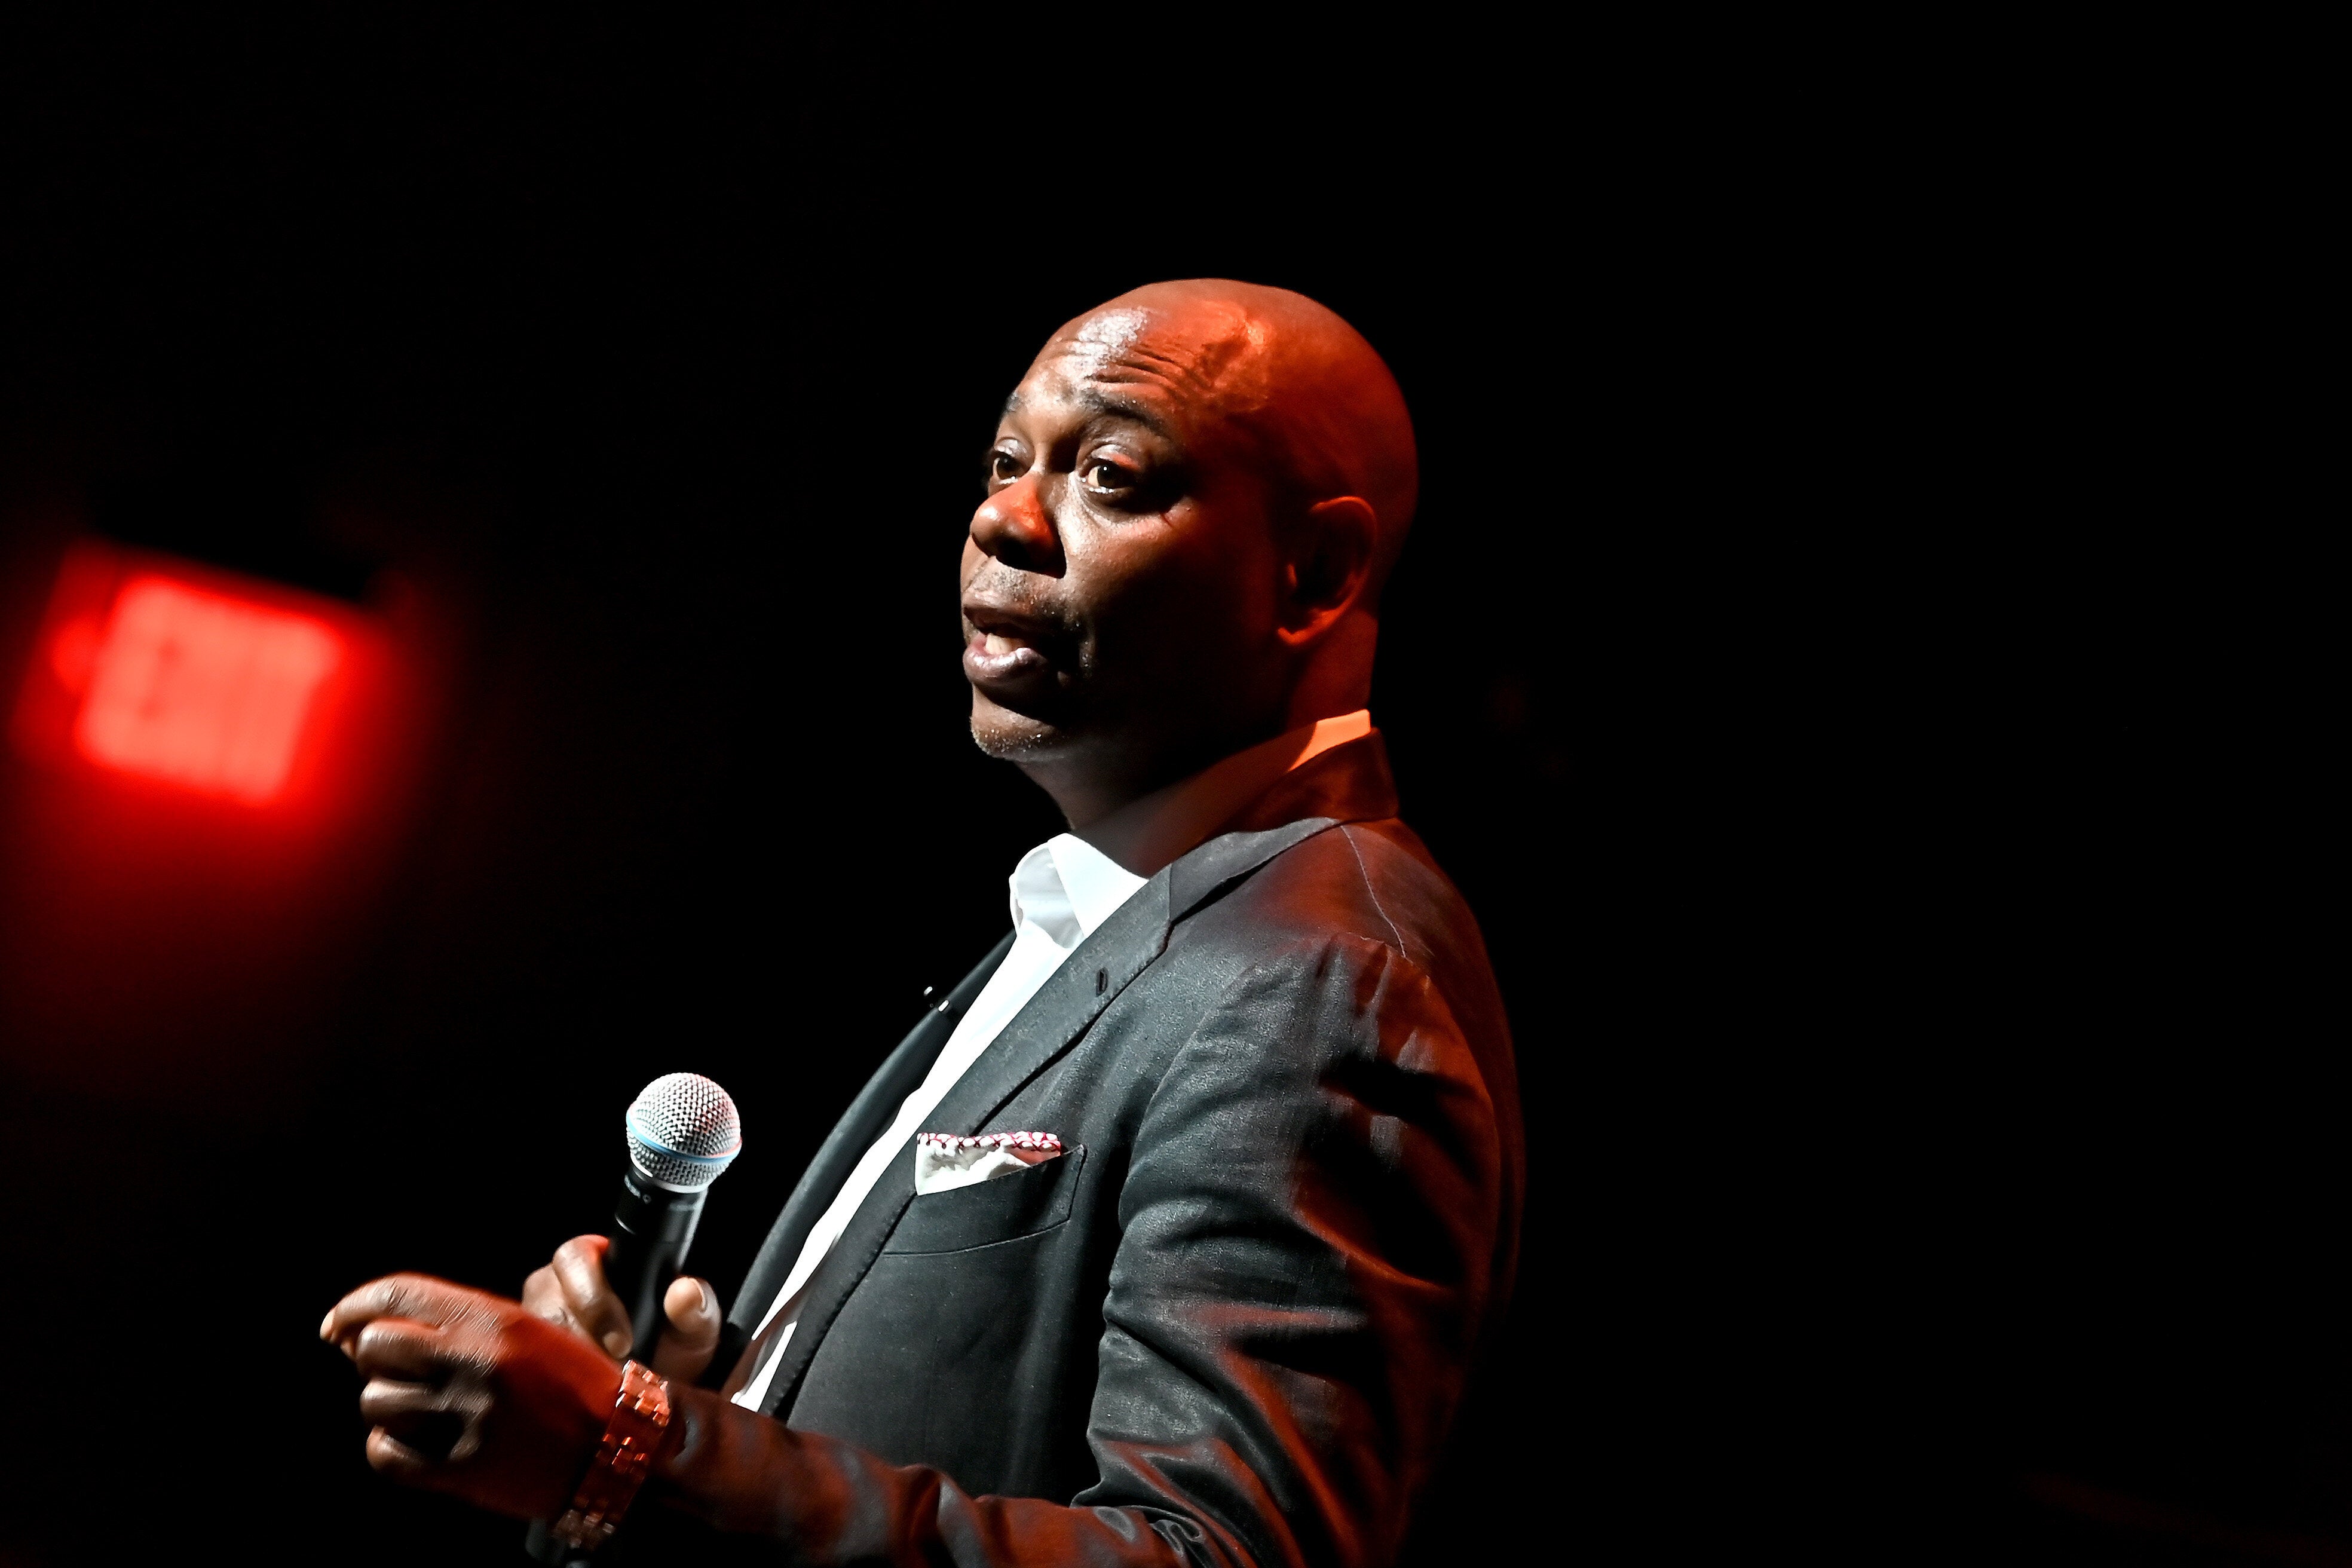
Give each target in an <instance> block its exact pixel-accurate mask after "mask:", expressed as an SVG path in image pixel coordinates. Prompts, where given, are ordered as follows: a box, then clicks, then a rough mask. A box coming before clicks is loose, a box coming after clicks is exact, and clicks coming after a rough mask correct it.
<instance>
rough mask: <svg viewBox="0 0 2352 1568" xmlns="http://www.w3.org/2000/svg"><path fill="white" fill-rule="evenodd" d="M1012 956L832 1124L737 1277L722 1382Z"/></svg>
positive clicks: (961, 994)
mask: <svg viewBox="0 0 2352 1568" xmlns="http://www.w3.org/2000/svg"><path fill="white" fill-rule="evenodd" d="M1012 950H1013V936H1012V933H1010V932H1008V933H1006V935H1005V937H1004V939H1003V941H1001V942H998V943H997V944H996V946H995V947H994V948H993V949H992V950H991V951H990V952H989V954H988V956H987V957H986V958H983V959H982V960H981V961H980V963H979V964H978V966H976V967H975V968H974V969H973V970H972V972H971V973H970V974H967V975H965V976H964V978H963V980H962V982H961V984H958V985H957V986H956V988H955V989H954V990H952V991H950V992H949V993H948V994H947V997H946V999H945V1000H944V1001H942V1002H941V1003H940V1005H938V1006H936V1007H934V1008H932V1009H931V1010H930V1011H929V1012H927V1013H925V1014H924V1015H923V1016H922V1017H921V1018H920V1019H919V1020H918V1021H917V1023H916V1025H915V1026H914V1027H913V1028H912V1029H909V1030H908V1031H907V1037H906V1038H905V1039H903V1040H900V1041H899V1042H898V1049H896V1050H894V1051H892V1052H891V1053H890V1055H889V1057H888V1058H887V1060H885V1061H884V1062H883V1064H882V1066H881V1067H880V1068H878V1069H877V1071H876V1072H875V1074H874V1076H873V1077H872V1078H870V1079H866V1087H865V1088H864V1089H860V1090H858V1093H857V1098H856V1100H852V1101H850V1105H849V1109H848V1110H846V1111H845V1112H844V1113H843V1114H842V1118H841V1120H840V1121H836V1122H835V1123H834V1127H833V1131H832V1132H831V1133H829V1134H827V1136H826V1138H825V1141H824V1143H823V1145H821V1146H820V1147H819V1148H818V1150H817V1152H816V1157H815V1158H814V1159H813V1160H811V1161H810V1162H809V1163H808V1168H807V1169H806V1170H804V1171H803V1172H802V1173H801V1179H800V1181H799V1182H798V1183H797V1184H794V1186H793V1195H792V1196H791V1197H790V1198H788V1199H786V1200H785V1203H784V1212H783V1213H782V1215H778V1216H777V1218H776V1223H775V1224H774V1225H773V1226H771V1227H770V1229H769V1231H768V1239H767V1240H766V1241H764V1242H762V1243H761V1247H760V1253H759V1256H758V1257H757V1258H753V1259H752V1260H751V1271H750V1272H749V1273H748V1274H746V1275H745V1276H744V1277H743V1288H742V1289H740V1290H738V1291H737V1292H736V1293H735V1309H734V1310H733V1311H731V1312H730V1313H728V1315H727V1327H726V1331H725V1333H724V1336H723V1337H722V1339H721V1342H720V1344H719V1353H718V1354H716V1355H714V1356H712V1357H711V1360H710V1364H711V1367H712V1369H713V1371H714V1373H717V1375H719V1376H720V1377H724V1376H725V1375H726V1374H727V1373H728V1372H729V1371H730V1370H731V1369H732V1368H733V1366H734V1364H735V1360H736V1357H737V1356H739V1355H740V1354H741V1353H742V1347H743V1344H744V1343H745V1342H747V1341H748V1340H749V1339H750V1337H751V1333H752V1332H753V1331H755V1330H756V1329H757V1328H758V1326H759V1321H760V1320H761V1318H762V1317H764V1316H765V1315H766V1314H767V1310H768V1308H769V1307H770V1306H771V1305H772V1303H773V1302H774V1301H775V1299H776V1292H777V1291H778V1290H780V1289H782V1288H783V1283H784V1278H785V1276H786V1275H788V1274H790V1273H791V1272H792V1268H793V1264H794V1263H795V1262H797V1261H799V1259H800V1255H801V1248H802V1247H804V1246H806V1245H807V1243H808V1235H809V1231H810V1230H811V1229H812V1228H813V1227H814V1226H815V1225H816V1222H817V1218H818V1216H819V1215H823V1214H824V1211H825V1210H826V1209H827V1208H828V1207H830V1206H831V1205H832V1203H833V1200H834V1196H835V1194H837V1193H839V1192H840V1191H841V1184H842V1183H844V1182H845V1181H847V1180H848V1179H849V1173H850V1170H851V1169H852V1167H854V1166H855V1165H856V1163H857V1162H858V1159H859V1157H860V1156H862V1155H863V1154H864V1153H865V1152H866V1150H867V1149H869V1148H871V1147H872V1146H873V1143H874V1140H875V1139H877V1138H878V1137H880V1136H881V1135H882V1130H883V1129H884V1128H885V1127H887V1126H888V1125H889V1124H890V1118H891V1116H892V1115H893V1114H894V1113H896V1112H897V1110H898V1102H899V1101H900V1100H905V1099H906V1098H907V1096H908V1095H909V1094H912V1093H913V1092H914V1091H915V1089H916V1087H917V1086H918V1085H919V1084H920V1083H921V1082H922V1081H923V1075H924V1074H926V1073H928V1072H929V1071H930V1070H931V1064H932V1063H933V1062H934V1061H936V1060H938V1059H939V1055H940V1050H941V1049H942V1048H943V1047H945V1046H946V1045H947V1043H948V1037H949V1036H950V1035H952V1034H953V1033H955V1026H956V1021H957V1020H958V1019H960V1018H961V1017H962V1016H964V1014H965V1013H966V1012H967V1011H968V1010H970V1008H971V1004H972V999H973V998H974V997H976V996H978V995H979V994H980V992H981V987H982V986H983V985H985V984H988V977H989V976H990V975H992V974H993V973H996V967H997V965H999V964H1001V963H1003V962H1004V955H1005V954H1006V953H1007V952H1011V951H1012Z"/></svg>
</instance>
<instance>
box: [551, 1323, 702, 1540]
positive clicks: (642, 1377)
mask: <svg viewBox="0 0 2352 1568" xmlns="http://www.w3.org/2000/svg"><path fill="white" fill-rule="evenodd" d="M670 1425H671V1422H670V1389H669V1384H668V1382H667V1380H666V1379H664V1378H661V1377H657V1376H656V1375H655V1374H654V1373H653V1371H652V1370H651V1369H650V1368H648V1367H646V1366H643V1365H641V1364H639V1363H636V1362H634V1361H633V1362H630V1363H628V1364H627V1365H625V1366H624V1367H623V1368H622V1369H621V1387H620V1392H619V1393H618V1394H617V1395H615V1397H614V1402H613V1412H612V1415H610V1417H609V1418H608V1419H607V1420H606V1422H605V1426H604V1436H603V1438H602V1440H601V1441H600V1442H599V1443H598V1444H597V1447H596V1452H595V1454H594V1455H593V1457H592V1458H590V1459H589V1461H588V1470H587V1473H586V1474H585V1475H583V1476H582V1477H581V1479H580V1484H579V1486H578V1487H577V1488H575V1489H573V1492H572V1506H571V1507H570V1508H569V1509H567V1510H565V1511H564V1513H563V1515H562V1517H561V1518H559V1519H558V1520H557V1521H555V1523H554V1524H553V1525H552V1526H551V1530H550V1533H551V1534H552V1535H553V1536H554V1537H555V1538H556V1539H557V1540H558V1541H561V1542H564V1543H565V1544H566V1545H568V1546H573V1547H583V1548H586V1549H587V1550H589V1551H593V1550H595V1549H596V1548H597V1547H599V1546H602V1545H603V1544H604V1542H606V1541H609V1540H610V1539H612V1535H613V1532H614V1531H615V1530H617V1529H618V1528H619V1527H620V1523H621V1521H622V1520H623V1519H624V1518H625V1517H626V1516H627V1514H628V1511H629V1507H630V1505H631V1504H632V1503H634V1502H635V1500H636V1497H637V1493H638V1492H639V1491H640V1490H642V1489H644V1487H645V1484H646V1475H647V1473H648V1472H649V1471H650V1470H651V1468H652V1467H653V1462H654V1458H655V1456H656V1453H657V1452H659V1451H661V1450H662V1449H663V1448H665V1447H667V1445H668V1443H669V1440H670V1438H671V1436H672V1434H671V1432H670Z"/></svg>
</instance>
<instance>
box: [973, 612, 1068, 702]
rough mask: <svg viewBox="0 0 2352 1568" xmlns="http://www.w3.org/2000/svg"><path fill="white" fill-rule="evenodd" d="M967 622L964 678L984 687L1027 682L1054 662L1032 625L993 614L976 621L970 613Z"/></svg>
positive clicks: (1040, 674)
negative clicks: (1013, 621)
mask: <svg viewBox="0 0 2352 1568" xmlns="http://www.w3.org/2000/svg"><path fill="white" fill-rule="evenodd" d="M965 624H966V626H967V627H968V628H969V635H968V636H967V637H966V638H965V641H964V646H963V672H964V678H965V679H968V680H970V681H971V683H972V684H973V685H974V686H977V687H980V688H981V689H983V690H986V689H992V688H1010V687H1015V686H1022V685H1026V684H1028V683H1029V682H1031V681H1033V680H1035V679H1039V678H1041V677H1043V676H1044V675H1045V673H1046V671H1047V669H1048V668H1049V667H1050V666H1051V664H1052V660H1050V659H1049V658H1046V656H1045V650H1044V649H1043V648H1042V647H1039V646H1038V644H1039V642H1041V641H1042V640H1043V637H1042V636H1041V635H1040V634H1039V633H1038V632H1036V631H1034V630H1033V629H1032V628H1030V627H1027V626H1018V625H1014V624H1013V623H1012V622H1010V621H1008V620H1005V619H1002V618H999V617H996V616H989V617H988V618H987V619H986V620H985V621H983V622H980V623H979V624H975V621H974V618H973V617H972V616H969V615H968V616H967V617H966V621H965Z"/></svg>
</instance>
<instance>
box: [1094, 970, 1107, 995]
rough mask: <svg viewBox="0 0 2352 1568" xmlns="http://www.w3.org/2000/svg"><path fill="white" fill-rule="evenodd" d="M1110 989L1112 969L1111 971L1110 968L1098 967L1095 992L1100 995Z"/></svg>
mask: <svg viewBox="0 0 2352 1568" xmlns="http://www.w3.org/2000/svg"><path fill="white" fill-rule="evenodd" d="M1109 989H1110V971H1109V970H1108V969H1097V970H1096V971H1095V994H1096V995H1097V996H1099V995H1101V994H1103V993H1104V992H1106V991H1108V990H1109Z"/></svg>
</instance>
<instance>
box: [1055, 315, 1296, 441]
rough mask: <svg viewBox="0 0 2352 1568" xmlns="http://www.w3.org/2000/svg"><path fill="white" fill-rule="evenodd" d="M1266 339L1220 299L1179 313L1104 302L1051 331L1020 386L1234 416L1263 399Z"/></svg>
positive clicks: (1258, 325) (1259, 327)
mask: <svg viewBox="0 0 2352 1568" xmlns="http://www.w3.org/2000/svg"><path fill="white" fill-rule="evenodd" d="M1267 342H1268V333H1267V331H1266V326H1265V322H1263V321H1258V320H1257V319H1255V318H1254V317H1252V316H1250V315H1249V314H1248V313H1247V312H1246V311H1244V310H1240V309H1238V308H1237V307H1234V306H1230V305H1225V304H1224V303H1223V301H1202V302H1200V303H1199V304H1196V305H1194V306H1193V307H1192V308H1190V309H1187V310H1182V311H1181V312H1176V311H1169V310H1153V309H1150V308H1148V307H1143V306H1109V307H1106V308H1105V309H1103V310H1097V311H1094V312H1093V313H1092V314H1090V315H1087V316H1083V317H1080V318H1079V319H1078V320H1077V321H1073V322H1071V323H1070V324H1069V325H1068V326H1066V327H1064V328H1063V329H1062V330H1061V331H1058V332H1056V333H1055V334H1054V336H1053V338H1052V340H1051V341H1050V342H1047V343H1046V344H1045V348H1044V349H1043V350H1042V351H1040V352H1039V353H1038V355H1037V359H1036V362H1035V363H1034V364H1032V365H1031V366H1030V368H1029V374H1027V375H1026V376H1024V377H1023V378H1022V389H1023V392H1024V393H1026V392H1030V391H1033V390H1034V392H1035V393H1037V394H1040V395H1049V396H1050V395H1060V396H1063V397H1066V398H1072V399H1078V398H1080V397H1082V395H1084V394H1085V393H1087V391H1088V390H1090V389H1106V388H1112V387H1116V388H1118V389H1119V395H1121V396H1122V397H1124V398H1138V397H1140V398H1142V399H1145V400H1148V401H1150V402H1152V403H1163V402H1164V403H1166V404H1168V405H1172V406H1173V408H1175V409H1176V410H1180V411H1182V412H1186V413H1193V414H1212V415H1214V414H1229V413H1234V412H1238V411H1240V410H1243V409H1245V408H1250V407H1255V406H1256V405H1258V404H1259V403H1261V402H1262V401H1263V400H1264V395H1265V384H1266V375H1265V363H1264V362H1265V348H1266V345H1267ZM1016 396H1019V394H1016Z"/></svg>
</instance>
